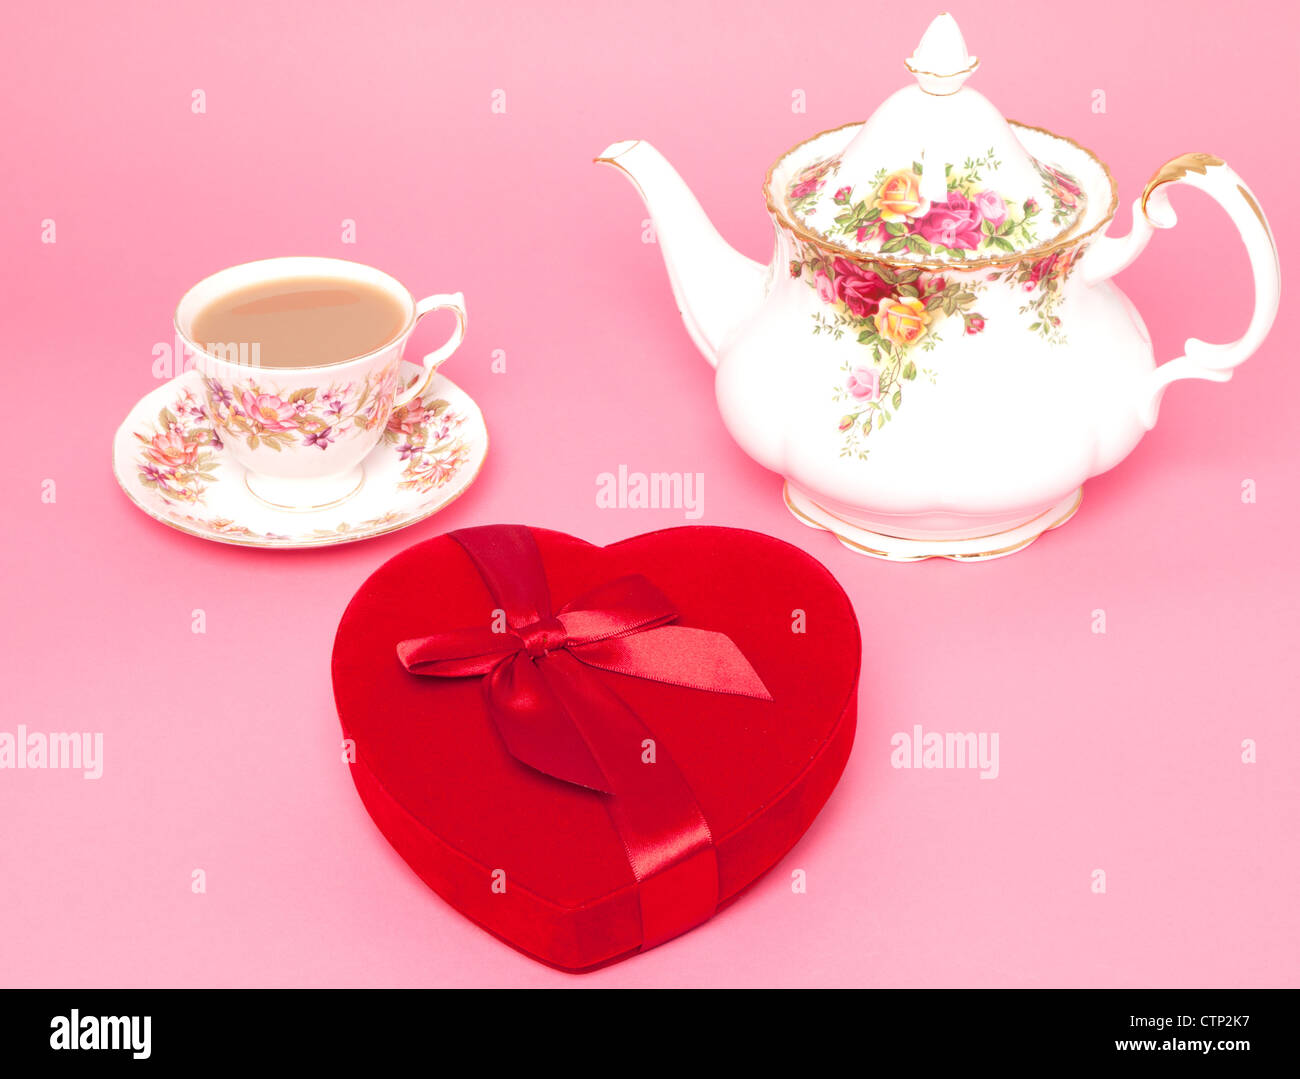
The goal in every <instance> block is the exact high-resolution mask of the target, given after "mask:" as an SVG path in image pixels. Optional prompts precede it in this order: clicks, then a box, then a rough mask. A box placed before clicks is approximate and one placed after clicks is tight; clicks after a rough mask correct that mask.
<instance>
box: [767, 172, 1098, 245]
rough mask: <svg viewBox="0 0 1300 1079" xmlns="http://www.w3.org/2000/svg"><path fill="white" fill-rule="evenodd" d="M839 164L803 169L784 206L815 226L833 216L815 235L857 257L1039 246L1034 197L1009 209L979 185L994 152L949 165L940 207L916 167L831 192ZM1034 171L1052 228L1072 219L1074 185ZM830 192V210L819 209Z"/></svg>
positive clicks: (1078, 204) (1077, 191) (1076, 199)
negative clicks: (861, 187) (924, 190)
mask: <svg viewBox="0 0 1300 1079" xmlns="http://www.w3.org/2000/svg"><path fill="white" fill-rule="evenodd" d="M839 166H840V160H839V158H838V157H831V158H827V159H826V160H824V161H818V162H815V163H814V164H812V165H809V166H808V167H807V168H805V169H802V170H801V171H800V172H799V173H798V174H797V175H796V176H795V178H794V180H793V181H792V182H791V183H790V185H789V187H788V189H787V191H786V200H787V203H788V205H789V207H790V209H791V210H792V211H794V212H795V213H796V214H798V215H799V216H800V217H802V218H803V219H804V220H805V222H808V223H809V224H810V225H813V224H814V223H813V221H810V220H809V219H810V218H816V217H817V215H818V214H819V213H820V214H821V215H822V216H823V217H824V216H825V215H826V214H829V213H834V214H835V216H834V218H833V220H831V221H830V222H829V223H825V224H823V225H822V227H821V228H816V227H814V231H817V232H819V234H820V235H822V236H823V237H824V238H825V239H828V240H831V241H832V242H836V243H839V242H844V243H846V244H847V245H848V246H850V247H852V248H853V250H855V251H861V252H864V253H865V252H871V253H876V252H878V253H880V254H884V255H892V254H898V255H901V256H903V257H907V256H908V255H915V256H918V257H920V258H931V257H936V256H937V257H942V258H945V259H951V260H954V261H960V260H963V259H965V258H967V257H968V256H972V255H998V254H1002V253H1007V252H1011V253H1014V252H1016V251H1017V250H1022V249H1024V248H1026V247H1032V246H1033V245H1034V244H1035V243H1037V242H1038V236H1037V234H1036V231H1035V225H1036V221H1037V218H1038V217H1039V215H1040V214H1043V213H1045V211H1044V209H1043V207H1041V206H1039V204H1038V202H1037V201H1036V200H1035V199H1032V198H1029V199H1025V200H1024V201H1023V202H1021V203H1014V204H1008V202H1007V201H1006V200H1005V199H1003V197H1002V196H1001V195H1000V194H999V193H998V192H996V191H994V190H992V189H991V188H987V187H984V186H983V185H982V182H981V179H980V177H981V173H982V172H983V171H984V170H991V169H996V168H998V166H999V162H998V160H997V159H996V157H995V156H994V153H993V151H992V150H990V151H989V152H988V153H987V154H985V155H984V156H983V157H978V158H967V159H966V161H965V163H964V164H963V165H962V166H961V167H959V168H954V167H952V166H948V168H947V169H946V170H945V171H946V176H945V179H946V186H947V192H948V194H947V198H946V199H945V201H943V202H931V201H930V200H928V199H926V198H925V197H924V196H923V195H922V194H921V175H922V170H923V166H922V164H921V163H920V162H913V163H912V165H911V167H910V168H905V169H898V170H895V171H894V172H889V171H887V170H885V169H881V170H880V171H879V172H877V173H876V175H875V177H874V178H873V179H872V181H871V184H870V186H869V187H868V188H867V190H865V191H855V190H854V188H853V187H851V186H848V185H841V186H839V187H833V185H832V183H831V177H833V176H834V175H835V173H836V171H837V170H838V169H839ZM1039 172H1040V175H1041V176H1042V177H1043V181H1044V183H1045V184H1047V186H1048V189H1049V191H1050V192H1051V195H1052V201H1053V206H1052V212H1051V218H1052V223H1053V224H1054V225H1057V226H1060V225H1064V224H1067V223H1069V222H1071V221H1073V220H1074V219H1075V218H1076V217H1077V216H1078V215H1079V213H1080V211H1081V210H1082V207H1083V203H1084V199H1083V193H1082V189H1081V188H1080V187H1079V184H1078V182H1077V181H1076V180H1075V179H1074V178H1073V177H1072V176H1070V175H1069V174H1068V173H1064V172H1060V171H1058V170H1056V169H1054V168H1048V167H1042V168H1040V169H1039ZM832 191H833V193H832ZM827 194H830V197H831V204H832V205H831V207H829V208H828V207H826V206H825V205H824V198H825V196H826V195H827Z"/></svg>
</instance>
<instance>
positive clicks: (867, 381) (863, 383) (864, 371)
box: [844, 367, 880, 401]
mask: <svg viewBox="0 0 1300 1079" xmlns="http://www.w3.org/2000/svg"><path fill="white" fill-rule="evenodd" d="M844 388H845V389H846V390H848V391H849V395H850V396H851V397H856V398H859V399H860V400H865V401H874V400H875V399H876V398H877V397H879V396H880V374H879V373H878V372H877V371H876V369H875V368H873V367H855V368H853V370H852V371H850V372H849V377H848V379H847V381H846V382H845V383H844Z"/></svg>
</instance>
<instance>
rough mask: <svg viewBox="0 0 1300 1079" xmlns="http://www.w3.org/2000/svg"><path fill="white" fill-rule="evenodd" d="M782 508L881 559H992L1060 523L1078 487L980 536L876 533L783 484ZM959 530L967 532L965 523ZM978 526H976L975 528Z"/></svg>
mask: <svg viewBox="0 0 1300 1079" xmlns="http://www.w3.org/2000/svg"><path fill="white" fill-rule="evenodd" d="M784 495H785V504H786V508H787V509H789V511H790V512H791V513H792V514H794V516H795V518H796V519H797V520H799V521H801V522H802V523H803V524H806V525H807V526H808V527H809V528H819V529H822V530H823V531H826V532H829V533H831V535H833V536H834V537H835V538H836V539H838V540H839V541H840V542H841V543H842V544H844V546H845V547H847V548H848V549H849V550H851V551H856V552H857V553H858V554H865V555H870V556H871V557H873V558H883V559H885V560H887V561H889V562H920V561H921V560H923V559H926V558H947V559H951V560H952V561H954V562H986V561H988V560H989V559H992V558H1002V557H1003V556H1004V555H1009V554H1015V552H1016V551H1020V550H1023V549H1024V548H1026V547H1028V546H1029V545H1030V544H1031V543H1033V542H1034V540H1036V539H1037V538H1038V537H1039V536H1041V535H1042V534H1043V533H1044V532H1050V531H1051V530H1052V529H1053V528H1060V527H1061V525H1063V524H1065V522H1066V521H1068V520H1069V519H1070V518H1071V517H1073V516H1074V514H1075V511H1076V510H1078V508H1079V503H1080V502H1082V501H1083V488H1082V487H1079V488H1078V489H1076V490H1074V491H1072V492H1071V493H1070V494H1068V495H1066V497H1065V498H1063V499H1061V500H1060V501H1059V502H1056V503H1053V504H1052V505H1050V506H1048V507H1046V508H1045V509H1040V510H1038V511H1037V512H1035V513H1033V514H1030V515H1028V516H1026V517H1025V518H1023V519H1022V520H1020V521H1016V522H1013V523H1011V524H1009V525H1008V524H1006V523H1005V522H999V525H1000V526H999V527H997V528H996V529H995V530H991V531H987V532H982V533H981V534H980V535H974V536H970V535H956V536H954V535H948V536H945V535H943V534H942V532H935V531H934V530H927V531H925V532H924V533H921V534H915V535H910V536H909V535H906V534H905V533H903V531H902V530H898V531H895V532H892V533H887V532H877V531H874V530H872V529H870V528H866V527H864V525H862V524H860V523H857V522H854V521H850V520H849V519H847V517H845V516H842V515H838V514H836V513H833V512H832V511H831V510H829V509H827V508H826V507H825V506H822V505H820V504H819V503H818V502H816V501H815V500H814V499H812V498H811V497H810V496H809V495H807V494H806V493H805V492H803V491H801V490H799V488H797V487H794V486H792V485H791V484H789V483H787V484H786V485H785V491H784ZM964 531H967V532H969V531H971V530H970V529H969V528H967V529H965V530H964ZM977 531H978V529H977Z"/></svg>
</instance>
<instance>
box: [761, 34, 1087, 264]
mask: <svg viewBox="0 0 1300 1079" xmlns="http://www.w3.org/2000/svg"><path fill="white" fill-rule="evenodd" d="M904 63H905V64H906V66H907V69H908V70H909V71H910V72H911V73H912V74H913V75H914V76H915V77H916V83H915V85H911V86H905V87H904V88H903V89H901V90H899V91H898V92H897V93H895V94H893V95H892V96H890V97H889V98H887V99H886V100H885V101H884V103H883V104H881V106H880V107H879V108H878V109H877V110H876V111H875V112H874V113H873V114H872V116H871V118H870V119H869V120H867V121H866V123H864V124H862V125H861V127H860V128H859V129H858V131H857V133H856V134H855V135H854V136H853V138H852V139H851V140H850V141H849V142H848V144H847V145H846V146H844V148H843V149H842V150H840V151H839V152H838V153H835V154H833V155H831V156H829V157H822V158H819V159H818V160H816V161H813V162H812V163H811V164H809V165H807V166H805V167H804V168H802V169H799V170H798V171H797V172H796V173H795V174H794V175H793V176H792V177H791V179H790V181H789V183H788V184H787V185H786V190H785V201H786V208H787V210H788V212H789V214H790V216H791V217H792V218H793V219H794V220H796V221H797V222H798V223H799V224H801V225H802V226H803V227H804V229H806V230H808V231H809V232H811V233H813V234H815V235H816V236H819V237H821V238H822V239H823V240H826V241H828V242H829V243H831V244H833V245H835V246H837V247H839V248H841V249H847V250H849V251H851V252H859V253H862V254H880V255H888V256H889V258H890V260H891V261H892V260H895V259H897V260H899V261H904V260H907V261H918V262H926V263H934V262H959V261H966V260H982V259H985V258H988V257H996V256H1002V257H1005V256H1006V254H1007V253H1008V252H1010V253H1012V254H1014V253H1016V252H1019V251H1024V250H1028V249H1031V248H1035V247H1039V246H1041V245H1043V244H1045V243H1049V242H1051V241H1052V240H1054V239H1058V238H1062V237H1064V235H1065V234H1066V233H1068V232H1069V231H1070V230H1072V229H1073V228H1074V227H1075V226H1076V225H1077V224H1078V223H1079V221H1080V220H1081V219H1082V217H1083V210H1084V202H1085V199H1084V194H1083V190H1082V186H1081V185H1080V184H1079V183H1078V182H1077V181H1076V180H1075V178H1074V177H1073V176H1071V175H1069V174H1068V173H1065V172H1063V171H1061V170H1060V169H1058V168H1056V167H1054V166H1053V165H1050V164H1048V163H1046V162H1044V161H1040V160H1038V159H1037V158H1035V157H1034V156H1033V155H1032V154H1030V152H1029V151H1028V150H1027V149H1025V147H1024V145H1023V144H1022V143H1021V141H1020V139H1019V138H1017V136H1016V133H1015V131H1014V130H1013V129H1012V127H1011V125H1010V124H1008V122H1007V121H1006V119H1005V118H1004V117H1003V116H1002V114H1001V113H1000V112H999V111H998V110H997V108H995V107H994V105H993V104H992V102H990V101H989V100H988V98H986V97H984V96H983V95H982V94H980V93H979V92H978V91H976V90H972V89H971V88H970V87H968V86H966V85H964V84H965V82H966V80H967V79H968V78H970V76H971V75H972V74H973V73H974V72H975V69H976V68H977V67H979V59H978V57H974V56H971V55H970V54H969V53H968V52H967V51H966V42H965V41H964V40H963V39H962V35H961V30H960V29H959V28H958V26H957V20H956V19H954V18H953V17H952V16H951V15H949V14H947V13H946V12H945V13H944V14H942V15H940V16H938V17H937V18H936V19H935V20H934V21H933V22H931V23H930V26H929V28H928V29H927V30H926V31H925V35H924V36H923V37H922V38H921V42H920V44H919V45H917V47H916V50H915V51H914V52H913V54H912V55H911V56H910V57H909V58H908V59H907V60H906V61H904Z"/></svg>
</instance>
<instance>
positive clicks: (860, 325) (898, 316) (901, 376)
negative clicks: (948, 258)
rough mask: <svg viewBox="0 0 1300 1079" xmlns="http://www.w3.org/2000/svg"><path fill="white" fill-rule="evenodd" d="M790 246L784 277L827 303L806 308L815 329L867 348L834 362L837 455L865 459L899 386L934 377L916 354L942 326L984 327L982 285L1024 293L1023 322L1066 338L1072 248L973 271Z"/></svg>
mask: <svg viewBox="0 0 1300 1079" xmlns="http://www.w3.org/2000/svg"><path fill="white" fill-rule="evenodd" d="M795 250H796V253H797V257H796V258H795V259H794V260H793V261H792V262H791V263H790V276H791V277H796V278H802V279H803V280H804V281H806V282H807V283H808V284H809V285H810V286H811V287H812V288H813V289H814V290H815V291H816V293H817V295H818V296H819V297H820V298H821V300H822V302H823V303H824V304H825V305H827V307H829V308H830V311H829V312H826V311H816V312H814V313H813V333H814V334H827V335H829V336H831V337H833V338H834V339H835V340H837V341H838V340H840V339H842V338H843V337H844V336H845V334H851V335H853V337H854V338H855V339H856V340H857V342H858V344H860V345H862V346H864V349H865V350H866V351H865V352H864V355H863V356H862V359H861V361H859V362H850V361H846V362H845V363H843V364H842V365H841V368H840V370H841V372H842V380H841V382H840V383H839V384H838V385H836V386H835V387H834V389H833V390H832V395H831V396H832V400H834V401H835V402H836V403H837V404H841V405H843V406H846V411H845V412H844V413H843V415H842V416H841V417H840V418H839V421H838V422H839V430H840V432H841V433H842V436H843V440H842V444H841V448H840V455H841V456H844V457H847V456H857V457H860V458H861V459H863V460H866V459H867V456H868V451H867V448H866V446H865V445H864V440H865V439H866V437H867V436H868V435H869V434H871V432H872V431H874V430H879V429H880V428H881V427H884V426H885V424H887V423H888V422H889V421H890V420H891V419H892V418H893V416H894V414H895V413H896V412H897V411H898V409H899V408H901V407H902V404H903V397H904V384H905V383H907V382H911V381H913V380H915V379H916V378H917V377H918V375H924V376H925V377H926V378H928V379H930V381H934V380H935V377H936V376H935V375H934V373H933V372H931V371H929V370H928V369H926V368H924V367H923V366H921V365H920V364H918V362H917V361H918V359H921V358H922V356H919V355H918V353H920V354H924V353H925V352H928V351H930V350H932V349H933V348H934V347H935V346H936V345H937V344H938V343H939V340H940V337H939V329H940V327H941V326H943V325H944V324H945V323H946V322H948V321H949V320H953V319H955V318H957V317H958V316H960V318H961V332H962V333H965V334H969V335H975V334H979V333H983V332H984V327H985V319H984V316H983V315H982V314H981V313H980V312H979V310H978V309H977V308H976V303H977V301H978V297H979V295H980V293H981V292H983V290H984V289H985V288H986V287H987V285H988V284H989V283H991V282H1002V283H1003V285H1004V286H1009V287H1012V288H1015V289H1017V290H1019V291H1021V292H1023V293H1024V294H1025V302H1024V304H1023V305H1022V306H1021V307H1020V313H1021V314H1022V315H1026V316H1029V317H1030V318H1031V322H1030V325H1029V328H1030V330H1031V331H1033V332H1034V333H1037V334H1039V335H1041V336H1042V337H1043V338H1044V339H1046V340H1047V341H1048V342H1049V343H1051V344H1060V343H1063V342H1064V340H1065V338H1064V336H1063V335H1062V333H1061V329H1060V326H1061V320H1060V318H1059V317H1058V316H1057V315H1056V314H1055V310H1056V307H1057V305H1058V303H1059V302H1060V298H1061V293H1060V285H1061V283H1062V282H1063V281H1064V280H1065V278H1066V277H1067V276H1068V275H1069V273H1070V270H1071V269H1072V268H1073V265H1074V261H1075V259H1076V257H1077V255H1078V251H1077V249H1066V250H1058V251H1054V252H1053V253H1051V254H1049V255H1045V256H1041V257H1037V258H1033V257H1030V258H1025V259H1022V260H1021V261H1019V262H1017V263H1013V264H1011V265H1009V266H999V267H997V268H995V269H993V270H992V271H991V272H989V273H987V274H983V275H980V276H973V275H972V271H963V270H961V269H960V267H953V268H952V269H950V270H941V271H933V270H928V269H922V268H920V267H912V266H906V265H897V264H887V263H884V262H877V261H875V260H874V259H869V258H868V259H864V260H863V262H858V261H856V260H854V259H849V258H846V257H845V256H843V255H837V254H834V253H833V252H829V251H826V250H824V249H823V248H821V247H818V246H817V245H815V244H811V243H808V242H807V241H805V240H796V241H795Z"/></svg>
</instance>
